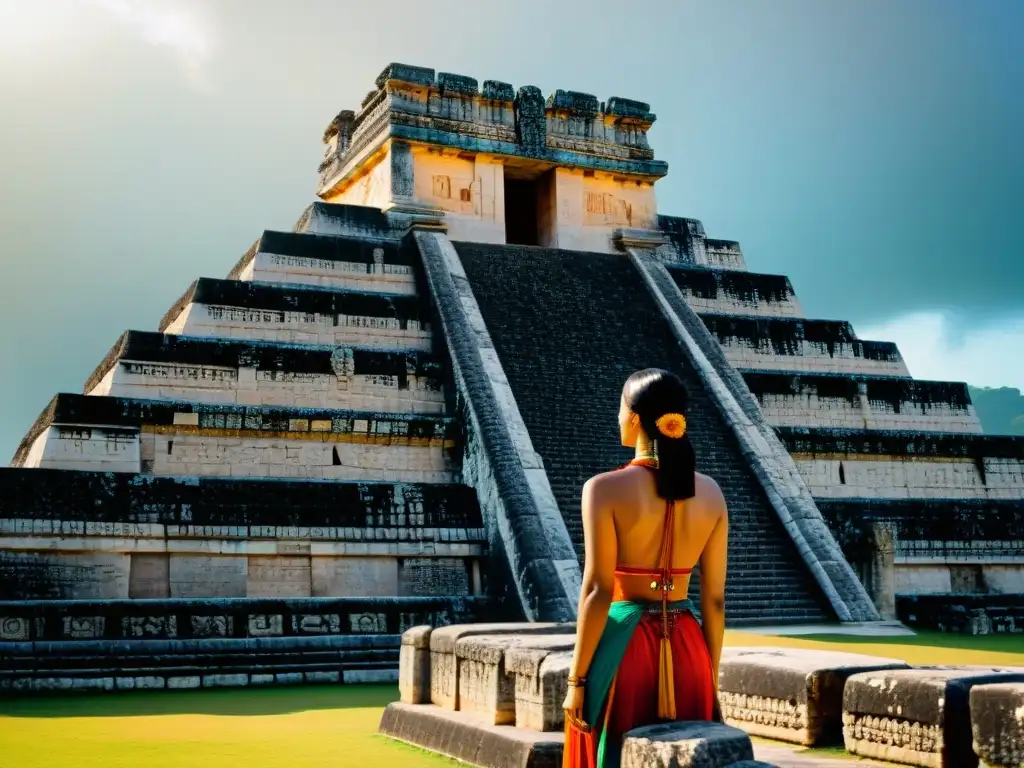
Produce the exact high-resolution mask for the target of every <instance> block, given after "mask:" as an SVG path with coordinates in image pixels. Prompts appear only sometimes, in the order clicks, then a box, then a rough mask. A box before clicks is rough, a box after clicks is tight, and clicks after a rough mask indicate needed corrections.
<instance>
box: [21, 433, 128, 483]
mask: <svg viewBox="0 0 1024 768" xmlns="http://www.w3.org/2000/svg"><path fill="white" fill-rule="evenodd" d="M20 466H24V467H38V468H43V469H50V468H54V469H89V470H98V471H102V472H138V471H139V468H140V454H139V431H138V430H137V429H131V428H128V429H121V428H115V427H99V426H95V425H62V426H48V427H46V428H45V429H44V430H43V431H42V432H41V433H40V434H39V435H38V436H36V437H35V438H34V439H33V441H32V443H31V447H30V448H29V450H28V452H27V454H26V455H25V458H24V460H23V463H21V464H20Z"/></svg>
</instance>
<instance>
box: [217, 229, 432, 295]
mask: <svg viewBox="0 0 1024 768" xmlns="http://www.w3.org/2000/svg"><path fill="white" fill-rule="evenodd" d="M413 264H414V262H413V260H412V258H411V255H410V254H409V252H408V249H403V248H402V247H401V246H399V245H397V244H394V243H390V242H386V241H377V240H363V239H357V238H351V237H341V236H333V235H332V236H327V235H316V234H310V233H296V232H275V231H272V230H267V231H265V232H264V233H263V235H262V236H261V237H260V238H259V239H258V240H257V241H256V242H255V243H253V245H252V247H251V248H249V250H248V251H246V252H245V253H244V254H243V255H242V257H241V259H239V261H238V263H237V264H235V266H234V268H232V270H231V272H230V273H229V274H228V278H229V279H231V280H243V281H257V282H266V283H287V284H291V285H313V286H319V287H322V288H334V289H341V290H346V289H347V290H357V291H371V292H378V293H394V294H413V293H415V292H416V282H415V271H414V267H413Z"/></svg>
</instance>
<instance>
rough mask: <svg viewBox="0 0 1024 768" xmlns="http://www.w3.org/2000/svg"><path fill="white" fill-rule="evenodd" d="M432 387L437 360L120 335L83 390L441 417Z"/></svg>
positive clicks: (439, 398) (439, 397)
mask: <svg viewBox="0 0 1024 768" xmlns="http://www.w3.org/2000/svg"><path fill="white" fill-rule="evenodd" d="M440 379H441V362H440V360H439V359H438V358H437V357H435V356H434V355H432V354H429V353H424V352H415V351H402V352H387V351H381V350H375V349H360V348H351V347H349V348H345V347H322V346H320V347H318V346H307V345H295V344H280V343H276V344H275V343H267V342H252V341H228V340H224V339H215V338H204V337H192V336H175V335H165V334H159V333H144V332H141V331H128V332H126V333H125V334H123V335H122V336H121V338H119V339H118V341H117V342H116V343H115V344H114V346H113V347H112V348H111V350H110V352H109V353H108V354H107V356H106V358H105V359H104V360H103V362H102V363H100V365H99V366H97V368H96V370H95V371H94V372H93V373H92V375H91V376H90V377H89V379H88V380H87V381H86V383H85V387H84V390H85V392H86V394H90V395H114V396H119V397H129V398H144V399H150V398H152V399H163V400H166V399H175V400H178V399H180V400H193V401H196V402H201V403H230V404H237V405H276V406H282V407H305V408H348V409H352V410H365V411H376V412H392V413H441V412H442V411H443V409H444V399H443V398H444V396H443V393H442V391H441V381H440Z"/></svg>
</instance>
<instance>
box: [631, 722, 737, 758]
mask: <svg viewBox="0 0 1024 768" xmlns="http://www.w3.org/2000/svg"><path fill="white" fill-rule="evenodd" d="M753 759H754V748H753V746H752V745H751V743H750V737H749V736H747V734H745V733H744V732H743V731H741V730H740V729H739V728H733V727H732V726H729V725H723V724H722V723H659V724H658V725H648V726H645V727H643V728H635V729H633V730H632V731H630V732H629V733H627V734H626V735H625V737H624V739H623V742H622V768H718V767H719V766H725V765H732V764H733V763H735V762H738V761H740V760H753Z"/></svg>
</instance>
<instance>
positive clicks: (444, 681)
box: [430, 622, 576, 709]
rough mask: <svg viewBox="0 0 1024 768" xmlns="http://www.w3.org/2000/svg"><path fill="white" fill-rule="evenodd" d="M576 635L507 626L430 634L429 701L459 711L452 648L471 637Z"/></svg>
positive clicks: (551, 626) (563, 629)
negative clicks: (465, 638)
mask: <svg viewBox="0 0 1024 768" xmlns="http://www.w3.org/2000/svg"><path fill="white" fill-rule="evenodd" d="M575 631H576V625H575V624H555V623H541V622H537V623H528V622H508V623H495V624H453V625H452V626H449V627H441V628H438V629H435V630H434V631H433V632H432V633H431V634H430V700H431V702H433V703H434V704H437V705H438V706H441V707H446V708H447V709H459V688H458V680H459V662H458V659H457V658H456V656H455V644H456V643H457V642H458V641H459V640H461V639H462V638H464V637H470V636H472V635H505V634H509V635H511V634H517V633H521V634H531V635H542V634H559V633H570V632H575Z"/></svg>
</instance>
